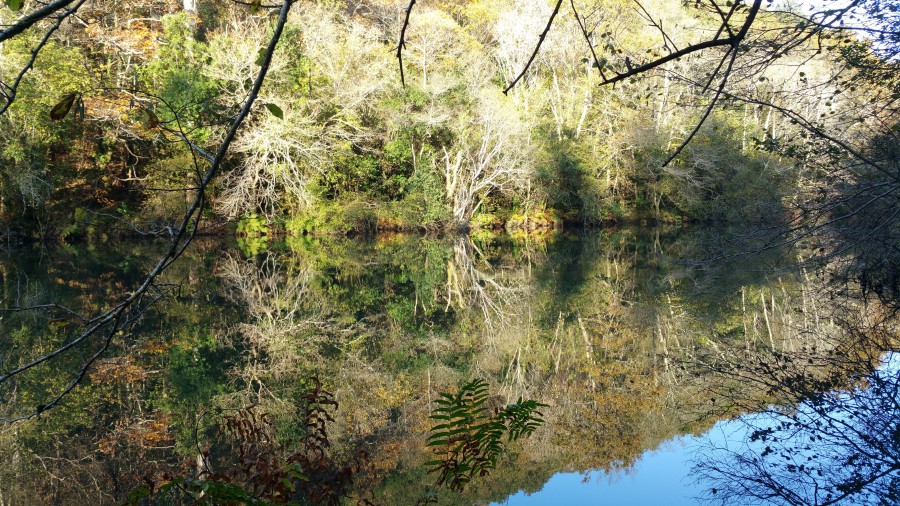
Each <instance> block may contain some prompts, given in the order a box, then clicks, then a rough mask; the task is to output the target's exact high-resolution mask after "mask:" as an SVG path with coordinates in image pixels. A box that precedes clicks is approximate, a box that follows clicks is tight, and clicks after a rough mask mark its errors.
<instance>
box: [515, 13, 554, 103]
mask: <svg viewBox="0 0 900 506" xmlns="http://www.w3.org/2000/svg"><path fill="white" fill-rule="evenodd" d="M562 2H563V0H557V2H556V7H554V8H553V12H552V13H551V14H550V19H548V20H547V27H546V28H544V31H543V32H541V36H540V38H539V39H538V43H537V45H536V46H534V52H532V53H531V58H529V59H528V63H526V64H525V68H523V69H522V72H520V73H519V75H518V76H516V78H515V79H513V82H512V83H510V84H509V86H507V87H506V89H504V90H503V94H504V95H506V94H507V93H508V92H509V90H511V89H512V88H513V86H515V85H516V83H517V82H519V79H522V76H524V75H525V72H528V67H531V64H532V62H534V59H535V57H536V56H537V54H538V51H540V50H541V45H542V44H543V43H544V38H545V37H547V32H549V31H550V27H551V26H553V19H554V18H555V17H556V14H557V13H559V8H560V6H561V5H562Z"/></svg>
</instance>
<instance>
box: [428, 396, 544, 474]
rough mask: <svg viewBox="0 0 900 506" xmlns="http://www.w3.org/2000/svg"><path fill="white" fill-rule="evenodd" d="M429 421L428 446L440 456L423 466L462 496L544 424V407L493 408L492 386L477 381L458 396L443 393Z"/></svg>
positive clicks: (522, 403) (528, 404)
mask: <svg viewBox="0 0 900 506" xmlns="http://www.w3.org/2000/svg"><path fill="white" fill-rule="evenodd" d="M434 402H435V403H436V404H437V405H438V407H436V408H434V409H433V410H432V412H431V416H430V418H431V419H432V420H436V421H437V422H438V423H437V425H435V426H434V427H432V428H431V431H430V434H429V436H428V446H429V447H430V448H431V451H432V452H433V453H434V455H435V456H436V457H437V458H436V459H435V460H432V461H429V462H427V463H426V464H425V465H426V466H427V467H428V471H429V472H432V473H438V478H437V484H438V485H439V486H441V485H446V486H448V487H449V488H450V489H451V490H454V491H460V490H462V489H464V488H465V487H466V485H467V484H468V483H469V482H470V481H472V479H473V478H475V477H478V476H487V475H488V474H490V473H491V471H493V470H494V469H495V468H496V467H497V460H498V459H499V458H500V456H501V455H502V454H503V453H504V452H505V451H506V447H507V445H508V444H509V443H511V442H513V441H516V440H517V439H520V438H523V437H528V436H530V435H531V434H532V433H534V431H535V430H537V428H538V427H540V426H541V425H542V424H543V423H544V419H543V414H542V413H541V412H540V411H538V410H539V409H540V408H543V407H548V406H547V405H546V404H542V403H540V402H537V401H534V400H522V399H519V401H518V402H517V403H515V404H510V405H508V406H505V407H503V408H497V409H493V410H491V409H489V407H488V405H487V404H488V384H487V382H485V381H484V380H480V379H476V380H473V381H470V382H469V383H466V384H465V385H463V386H462V388H460V389H459V391H458V392H456V393H455V394H448V393H442V394H441V395H440V397H439V398H438V399H436V400H435V401H434Z"/></svg>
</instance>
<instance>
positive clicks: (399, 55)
mask: <svg viewBox="0 0 900 506" xmlns="http://www.w3.org/2000/svg"><path fill="white" fill-rule="evenodd" d="M414 5H416V0H409V6H408V7H407V8H406V19H404V20H403V27H402V28H401V29H400V42H399V43H398V44H397V60H398V61H399V62H400V84H402V85H403V86H404V87H405V86H406V77H405V76H404V75H403V50H404V49H406V28H407V27H409V14H410V13H411V12H412V9H413V6H414Z"/></svg>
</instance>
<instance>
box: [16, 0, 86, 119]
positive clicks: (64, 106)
mask: <svg viewBox="0 0 900 506" xmlns="http://www.w3.org/2000/svg"><path fill="white" fill-rule="evenodd" d="M7 1H9V0H7ZM77 99H78V92H77V91H76V92H72V93H69V94H68V95H66V97H65V98H63V99H62V100H60V101H59V103H58V104H56V105H54V106H53V109H51V110H50V119H51V120H53V121H59V120H61V119H63V118H65V117H66V114H69V111H70V110H71V109H72V106H73V105H75V101H76V100H77Z"/></svg>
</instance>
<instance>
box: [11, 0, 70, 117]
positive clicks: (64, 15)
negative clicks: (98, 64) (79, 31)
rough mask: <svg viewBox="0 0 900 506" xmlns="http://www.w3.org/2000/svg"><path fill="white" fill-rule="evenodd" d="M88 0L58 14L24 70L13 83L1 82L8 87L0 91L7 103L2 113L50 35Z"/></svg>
mask: <svg viewBox="0 0 900 506" xmlns="http://www.w3.org/2000/svg"><path fill="white" fill-rule="evenodd" d="M86 1H87V0H79V1H78V3H76V4H75V5H74V6H73V7H72V8H70V9H68V10H67V11H65V12H63V13H62V14H60V15H59V16H57V18H56V23H54V24H53V26H51V27H50V28H49V29H48V30H47V32H46V33H44V36H43V37H42V38H41V40H40V42H38V44H37V45H36V46H35V47H34V49H32V50H31V58H29V59H28V62H27V63H26V64H25V66H24V67H22V70H20V71H19V74H18V75H16V78H15V80H14V81H13V83H12V84H11V85H7V84H5V83H2V82H0V85H2V86H5V87H6V90H3V89H2V88H0V93H3V96H4V98H6V103H5V104H3V105H2V106H0V114H3V113H5V112H6V110H7V109H9V106H11V105H12V103H13V102H14V101H15V100H16V93H17V92H18V90H19V84H20V83H21V82H22V78H23V77H25V74H27V73H28V71H29V70H31V68H32V67H33V66H34V62H35V61H37V57H38V55H39V54H40V52H41V49H43V48H44V46H45V45H47V42H49V41H50V37H51V36H52V35H53V34H54V33H55V32H56V30H58V29H59V27H60V26H62V23H63V21H65V20H66V19H67V18H68V17H69V16H71V15H72V14H75V12H76V11H77V10H78V9H79V8H81V6H82V5H84V3H85V2H86Z"/></svg>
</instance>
